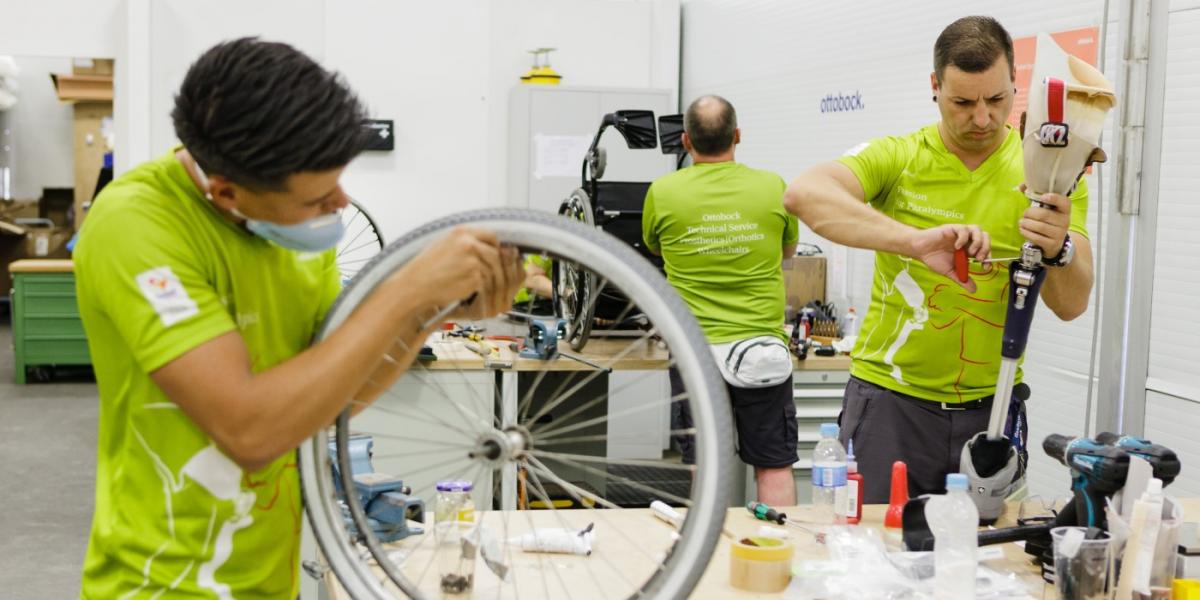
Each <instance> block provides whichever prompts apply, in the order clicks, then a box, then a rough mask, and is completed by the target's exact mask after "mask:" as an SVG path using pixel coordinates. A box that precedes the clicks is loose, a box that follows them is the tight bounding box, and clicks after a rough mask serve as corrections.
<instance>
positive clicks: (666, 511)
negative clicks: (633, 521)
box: [650, 500, 683, 527]
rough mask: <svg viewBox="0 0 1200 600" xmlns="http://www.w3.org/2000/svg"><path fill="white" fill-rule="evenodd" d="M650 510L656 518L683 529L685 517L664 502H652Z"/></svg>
mask: <svg viewBox="0 0 1200 600" xmlns="http://www.w3.org/2000/svg"><path fill="white" fill-rule="evenodd" d="M650 510H651V511H652V512H653V513H654V516H656V517H658V518H660V519H662V520H664V521H666V522H667V523H670V524H671V525H673V526H675V527H681V526H682V525H683V515H681V514H679V511H677V510H675V509H673V508H671V507H670V506H668V505H667V503H666V502H663V501H662V500H655V501H653V502H651V503H650Z"/></svg>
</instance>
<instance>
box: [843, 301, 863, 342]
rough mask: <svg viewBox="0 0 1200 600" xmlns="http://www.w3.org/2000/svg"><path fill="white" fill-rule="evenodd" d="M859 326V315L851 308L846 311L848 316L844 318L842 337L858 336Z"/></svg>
mask: <svg viewBox="0 0 1200 600" xmlns="http://www.w3.org/2000/svg"><path fill="white" fill-rule="evenodd" d="M858 326H859V322H858V313H856V312H854V307H853V306H851V307H850V308H848V309H846V316H844V317H842V337H844V338H848V337H850V336H853V335H858Z"/></svg>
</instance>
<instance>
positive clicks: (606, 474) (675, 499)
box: [533, 451, 694, 506]
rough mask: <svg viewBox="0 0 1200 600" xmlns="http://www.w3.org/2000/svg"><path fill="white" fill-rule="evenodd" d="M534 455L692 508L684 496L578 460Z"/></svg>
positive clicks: (537, 453)
mask: <svg viewBox="0 0 1200 600" xmlns="http://www.w3.org/2000/svg"><path fill="white" fill-rule="evenodd" d="M533 453H534V454H535V455H536V456H541V457H543V458H545V459H547V460H554V461H557V462H560V463H562V464H564V465H569V466H571V467H574V468H576V469H580V470H583V471H587V472H588V473H592V474H594V475H599V476H601V477H605V478H608V479H612V480H614V481H619V482H621V483H624V484H625V485H628V486H629V487H632V488H634V489H639V490H642V491H643V492H648V493H651V494H655V495H657V496H658V497H659V498H660V499H667V500H670V501H672V502H675V503H678V504H681V505H683V506H691V505H692V501H691V500H689V499H687V498H684V497H682V496H676V495H675V494H672V493H670V492H666V491H663V490H660V489H655V488H653V487H651V486H648V485H646V484H644V483H642V482H640V481H635V480H633V479H630V478H628V477H625V476H624V475H614V474H612V473H609V472H608V471H601V470H600V469H597V468H595V467H589V466H587V465H585V464H582V463H580V462H579V461H578V460H573V459H567V458H557V457H554V456H549V455H548V454H556V453H553V452H551V453H545V452H537V451H533ZM562 456H566V455H562ZM684 466H687V465H684ZM687 470H688V471H693V470H694V469H687Z"/></svg>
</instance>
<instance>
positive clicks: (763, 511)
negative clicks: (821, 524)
mask: <svg viewBox="0 0 1200 600" xmlns="http://www.w3.org/2000/svg"><path fill="white" fill-rule="evenodd" d="M746 510H748V511H750V514H752V515H754V518H755V519H758V520H760V521H770V522H772V523H775V524H777V525H788V526H791V527H795V528H796V529H799V530H800V531H803V532H804V533H807V534H809V535H811V536H813V537H816V538H817V541H822V539H823V538H824V537H825V536H824V535H822V534H819V533H817V532H815V531H813V530H811V529H809V528H807V527H805V526H803V525H801V524H799V523H797V522H795V521H793V520H791V519H789V518H788V516H787V515H786V514H784V513H781V512H779V511H777V510H775V509H773V508H771V507H770V506H767V505H766V504H763V503H762V502H747V503H746Z"/></svg>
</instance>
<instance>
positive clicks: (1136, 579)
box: [1116, 479, 1162, 598]
mask: <svg viewBox="0 0 1200 600" xmlns="http://www.w3.org/2000/svg"><path fill="white" fill-rule="evenodd" d="M1161 521H1162V481H1161V480H1159V479H1151V480H1150V485H1149V486H1147V488H1146V491H1145V493H1143V494H1142V497H1141V498H1139V499H1138V501H1137V502H1136V503H1134V505H1133V518H1132V519H1130V521H1129V529H1130V531H1131V535H1130V536H1129V541H1128V542H1127V543H1126V544H1125V554H1124V559H1123V560H1122V561H1121V574H1120V577H1119V578H1118V579H1117V595H1116V597H1117V598H1131V597H1133V593H1134V592H1138V593H1139V594H1143V595H1144V596H1145V597H1149V596H1150V569H1151V567H1152V566H1153V564H1154V548H1155V546H1157V545H1158V528H1159V525H1160V523H1161Z"/></svg>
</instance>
